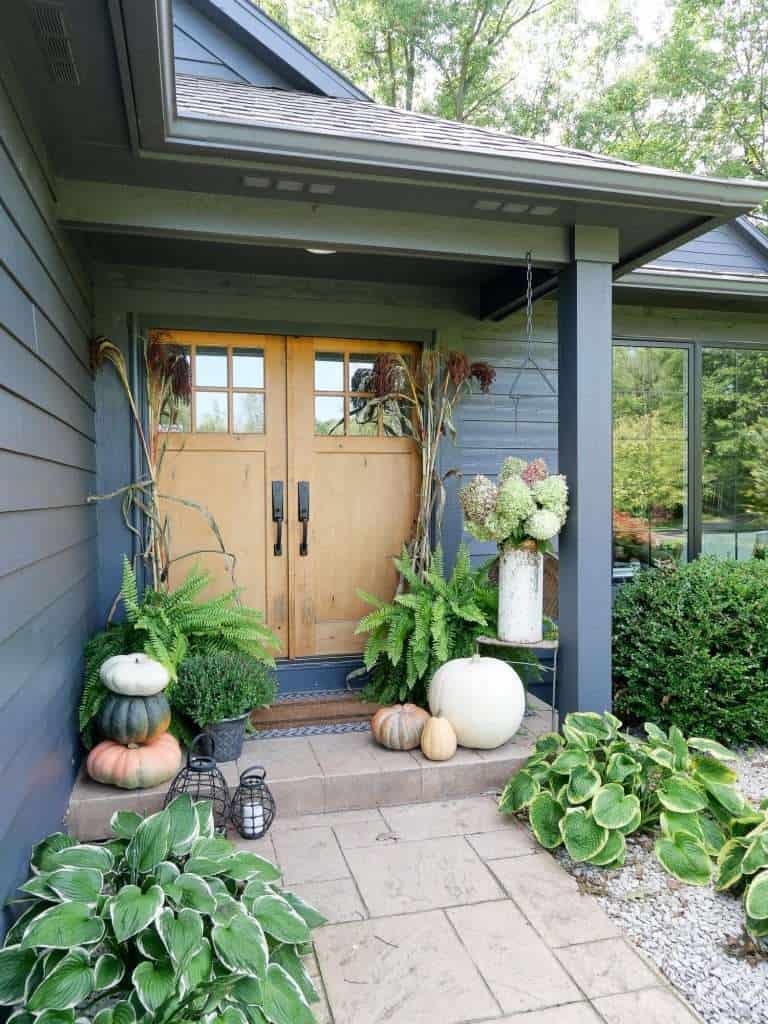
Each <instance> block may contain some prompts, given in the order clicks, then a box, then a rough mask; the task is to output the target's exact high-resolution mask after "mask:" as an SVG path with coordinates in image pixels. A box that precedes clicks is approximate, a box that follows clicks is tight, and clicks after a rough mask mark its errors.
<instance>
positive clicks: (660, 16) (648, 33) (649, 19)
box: [579, 0, 670, 42]
mask: <svg viewBox="0 0 768 1024" xmlns="http://www.w3.org/2000/svg"><path fill="white" fill-rule="evenodd" d="M608 2H609V0H580V3H579V6H580V8H581V11H582V13H583V14H584V15H585V16H586V17H588V18H594V19H595V20H596V21H597V20H599V19H600V18H601V17H603V16H604V15H605V12H606V10H607V8H608ZM669 6H670V5H669V3H667V2H666V0H637V2H636V3H634V4H633V14H634V16H635V20H636V21H637V25H638V28H639V29H640V32H641V33H642V35H643V39H644V41H646V42H647V41H648V40H651V39H654V38H655V37H656V36H657V35H658V34H659V26H660V24H664V22H665V20H666V18H667V16H668V14H669Z"/></svg>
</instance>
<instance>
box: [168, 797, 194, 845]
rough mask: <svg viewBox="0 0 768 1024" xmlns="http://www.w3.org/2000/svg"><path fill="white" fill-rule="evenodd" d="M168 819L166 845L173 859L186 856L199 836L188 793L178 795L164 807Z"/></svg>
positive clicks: (192, 804) (192, 805)
mask: <svg viewBox="0 0 768 1024" xmlns="http://www.w3.org/2000/svg"><path fill="white" fill-rule="evenodd" d="M165 810H166V812H167V814H168V818H169V824H168V843H169V848H170V850H171V851H172V853H173V855H174V856H175V857H182V856H184V855H185V854H188V853H189V851H190V850H191V849H192V845H193V844H194V842H195V840H196V839H197V838H198V835H199V824H198V818H197V814H196V813H195V805H194V803H193V801H192V797H191V796H190V795H189V793H180V794H179V796H177V797H176V798H175V799H174V800H172V801H171V803H169V804H168V806H167V807H166V809H165Z"/></svg>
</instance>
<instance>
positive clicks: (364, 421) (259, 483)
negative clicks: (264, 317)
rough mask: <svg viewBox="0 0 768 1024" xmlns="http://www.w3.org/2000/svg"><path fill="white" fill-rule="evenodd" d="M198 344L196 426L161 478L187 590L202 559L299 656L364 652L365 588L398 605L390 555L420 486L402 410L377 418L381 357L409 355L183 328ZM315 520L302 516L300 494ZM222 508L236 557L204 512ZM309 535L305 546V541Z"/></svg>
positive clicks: (176, 336)
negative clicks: (370, 393) (372, 395)
mask: <svg viewBox="0 0 768 1024" xmlns="http://www.w3.org/2000/svg"><path fill="white" fill-rule="evenodd" d="M168 341H169V343H172V344H176V345H183V346H186V347H187V348H188V351H189V357H190V361H191V366H192V378H193V380H192V383H193V393H192V402H191V405H190V409H189V412H188V413H187V414H186V416H187V418H186V420H185V422H183V423H181V424H179V425H178V427H177V429H174V430H170V431H168V432H166V433H165V434H164V435H163V439H164V442H165V446H166V451H165V455H164V458H163V465H162V472H161V478H160V489H161V493H163V494H165V495H166V496H167V497H166V500H165V502H164V505H163V507H164V511H165V512H166V514H167V515H168V519H169V522H170V532H171V554H172V556H178V555H180V554H182V553H185V557H184V558H182V559H181V560H179V561H174V562H173V563H172V566H171V577H172V578H171V582H172V584H178V583H179V582H180V581H181V580H182V579H183V578H184V576H185V575H186V573H187V571H188V569H189V567H191V565H193V564H194V563H195V562H198V563H201V564H202V565H203V566H204V567H205V568H207V569H209V570H211V572H213V574H214V576H215V578H216V584H215V587H214V588H212V592H213V590H214V589H215V590H217V591H223V590H225V589H228V588H231V586H232V582H233V576H234V580H235V583H236V585H237V586H238V587H241V588H242V589H243V600H244V602H246V603H247V604H249V605H251V606H253V607H255V608H258V609H259V610H262V611H264V612H265V617H266V621H267V623H268V624H269V626H270V627H271V628H272V629H273V630H274V631H275V632H276V633H277V635H278V637H279V639H280V642H281V650H280V653H281V654H282V655H283V656H288V657H294V658H295V657H306V656H312V655H336V654H348V653H354V652H356V651H360V650H362V648H363V646H364V642H365V638H364V637H358V636H355V635H354V630H355V626H356V625H357V622H358V621H359V619H360V618H361V617H362V616H363V615H364V614H365V613H366V611H367V610H368V606H367V605H366V604H365V602H364V601H363V600H362V599H361V598H360V597H358V595H357V590H358V589H364V590H366V591H368V592H370V593H373V594H375V595H376V596H378V597H380V598H382V599H385V600H388V599H390V598H391V596H392V594H393V592H394V589H395V586H396V583H397V579H396V573H395V570H394V567H393V565H392V558H393V557H394V556H395V555H397V554H398V553H399V551H400V549H401V547H402V544H403V542H404V541H407V540H408V538H409V536H410V535H411V531H412V527H413V520H414V516H415V508H416V495H417V492H418V483H419V460H418V456H417V452H416V448H415V445H414V442H413V440H412V439H411V438H410V437H408V436H405V437H404V436H398V430H399V418H398V416H397V415H395V414H394V413H392V412H391V411H390V412H389V413H388V412H387V411H386V410H381V411H379V412H377V413H376V414H375V415H374V416H373V417H368V416H367V415H366V414H365V413H364V412H363V410H364V408H365V407H366V405H367V402H366V397H367V395H366V391H365V390H364V389H365V388H367V387H369V386H370V372H371V369H372V367H373V363H374V360H375V358H376V356H378V355H380V354H382V353H383V352H387V351H390V352H391V351H394V352H399V353H401V354H404V355H406V356H408V357H411V356H413V355H415V351H416V346H414V345H411V344H407V343H399V342H372V341H350V340H342V339H333V338H309V337H289V338H285V337H277V336H272V335H240V334H230V333H220V334H217V333H207V332H205V333H204V332H195V331H173V332H169V333H168ZM273 484H276V485H278V487H280V486H282V489H283V508H284V516H285V522H284V525H283V534H282V536H283V543H282V547H281V549H280V550H279V552H278V551H276V550H275V543H276V540H277V525H276V523H275V522H274V521H273ZM300 485H302V487H303V489H304V492H305V494H306V495H307V496H308V502H309V510H308V511H309V518H308V521H307V522H306V524H305V523H303V522H300V521H299V511H300V509H299V486H300ZM171 499H181V501H189V502H194V503H197V504H198V505H199V506H201V508H203V509H204V510H205V511H206V512H208V513H210V515H211V516H212V517H213V519H214V520H215V522H216V525H217V528H218V529H219V530H220V533H221V536H222V538H223V541H224V544H225V546H226V548H227V549H228V551H230V552H232V554H233V555H234V556H235V564H234V572H233V573H232V574H230V572H229V569H230V564H229V562H228V560H227V559H225V558H223V557H222V555H221V554H220V553H218V552H216V551H214V550H212V549H214V548H215V547H216V543H215V537H214V535H213V534H212V532H211V529H210V526H209V523H208V520H207V519H206V517H205V515H203V514H201V512H200V511H199V510H198V509H195V508H191V507H189V506H187V505H184V504H182V503H181V501H179V500H175V501H174V500H171ZM305 534H306V546H304V543H303V542H304V536H305Z"/></svg>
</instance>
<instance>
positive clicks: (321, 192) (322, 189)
mask: <svg viewBox="0 0 768 1024" xmlns="http://www.w3.org/2000/svg"><path fill="white" fill-rule="evenodd" d="M309 191H310V192H311V193H312V195H313V196H332V195H333V193H334V192H335V191H336V186H335V185H327V184H325V183H324V182H320V181H316V182H313V183H312V184H311V185H310V186H309Z"/></svg>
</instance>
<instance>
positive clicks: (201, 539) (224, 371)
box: [160, 331, 289, 655]
mask: <svg viewBox="0 0 768 1024" xmlns="http://www.w3.org/2000/svg"><path fill="white" fill-rule="evenodd" d="M170 341H171V342H172V343H173V344H178V345H184V346H187V347H188V348H189V353H190V360H191V366H192V384H193V390H192V401H191V403H190V409H189V412H188V413H187V414H186V419H185V422H183V423H182V424H180V426H181V427H182V428H183V430H178V431H169V432H167V433H165V434H164V435H163V440H164V441H165V444H166V451H165V455H164V457H163V462H162V467H161V476H160V490H161V493H163V494H166V495H168V496H169V497H170V498H176V499H181V500H183V501H191V502H195V503H197V504H198V505H199V506H201V507H202V508H203V509H204V510H205V511H206V512H207V513H209V514H210V515H211V516H212V517H213V519H214V520H215V523H216V526H217V528H218V529H219V531H220V533H221V537H222V539H223V542H224V545H225V547H226V548H227V549H228V551H230V552H232V554H233V555H234V556H235V560H234V566H232V563H231V561H230V560H228V559H226V558H224V557H222V555H221V554H220V553H219V552H217V551H216V550H215V549H216V547H217V544H216V538H215V536H214V534H213V533H212V531H211V528H210V525H209V522H208V520H207V518H206V516H205V515H203V514H201V512H200V511H199V510H197V509H194V508H191V507H189V506H186V505H184V504H181V503H180V502H179V501H178V500H177V501H173V500H168V499H166V500H165V502H164V503H163V508H164V511H165V513H166V514H167V516H168V520H169V523H170V539H171V545H170V546H171V554H172V556H174V555H181V554H184V557H183V558H182V559H181V560H180V561H174V562H172V565H171V583H172V585H176V584H178V583H179V582H180V581H181V580H182V579H183V578H184V576H185V575H186V573H187V572H188V570H189V569H190V568H191V566H192V565H193V564H195V563H198V564H200V565H202V566H203V567H204V568H206V569H209V570H210V571H211V572H212V573H213V575H214V577H215V584H214V585H213V586H212V587H211V589H210V593H211V594H213V593H214V592H222V591H224V590H227V589H231V588H232V585H233V580H234V583H235V584H236V585H237V586H238V587H241V588H242V599H243V602H244V603H246V604H248V605H250V606H252V607H254V608H258V609H259V610H260V611H263V612H264V613H265V617H266V621H267V623H268V624H269V626H270V627H271V628H272V629H273V630H274V631H275V633H276V634H277V636H278V637H279V639H280V642H281V653H282V654H284V655H285V654H288V649H289V645H288V600H287V593H288V553H287V545H286V544H285V543H283V548H282V554H281V555H276V554H275V550H274V546H275V541H276V539H277V526H276V524H275V523H274V522H273V517H272V483H273V481H275V482H277V483H279V484H281V485H282V486H283V488H285V481H286V458H287V439H286V429H287V423H286V409H285V394H286V377H285V339H284V338H283V337H273V336H269V335H251V334H248V335H239V334H228V333H227V334H223V333H222V334H211V333H200V332H194V331H174V332H172V334H171V336H170Z"/></svg>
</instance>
